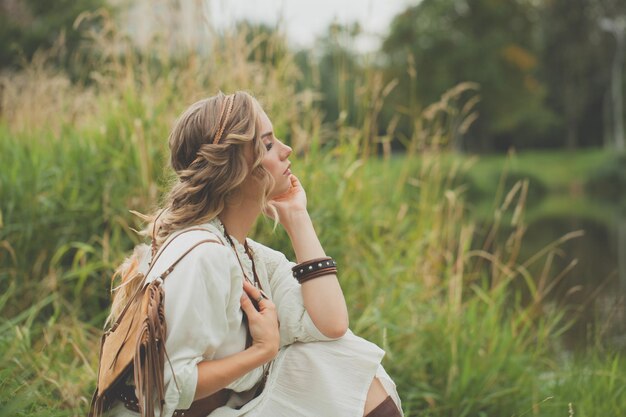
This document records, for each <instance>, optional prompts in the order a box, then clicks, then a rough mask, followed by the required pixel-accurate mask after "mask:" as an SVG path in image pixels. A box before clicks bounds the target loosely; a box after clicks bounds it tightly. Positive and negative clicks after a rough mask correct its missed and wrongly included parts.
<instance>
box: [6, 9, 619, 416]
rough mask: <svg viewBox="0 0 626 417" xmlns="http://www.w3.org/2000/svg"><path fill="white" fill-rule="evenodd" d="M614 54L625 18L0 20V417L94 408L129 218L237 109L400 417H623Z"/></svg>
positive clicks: (354, 13)
mask: <svg viewBox="0 0 626 417" xmlns="http://www.w3.org/2000/svg"><path fill="white" fill-rule="evenodd" d="M625 52H626V2H624V1H619V0H422V1H408V0H387V1H383V0H376V1H375V0H365V1H356V0H344V1H327V0H324V1H316V2H313V1H298V2H295V1H294V2H287V1H277V0H276V1H273V0H265V1H261V0H258V1H243V0H231V1H225V0H206V1H202V0H193V1H192V0H190V1H176V0H153V1H147V0H146V1H139V0H137V1H130V0H73V1H72V0H60V1H56V2H46V1H42V0H0V140H1V142H0V143H1V145H0V167H1V168H0V187H1V188H0V289H1V290H2V295H1V296H0V312H1V313H2V322H0V330H1V333H0V334H1V337H0V341H2V344H0V348H1V350H0V353H2V355H1V356H2V357H4V358H5V359H3V361H4V362H2V367H3V368H4V370H2V371H0V375H3V377H2V378H0V379H5V382H0V388H1V389H0V391H3V392H4V394H0V416H4V415H7V416H8V415H80V414H81V413H83V411H84V410H85V409H86V408H85V407H86V405H87V404H88V400H89V398H88V397H89V390H90V389H92V388H93V385H94V378H95V375H94V374H93V369H94V368H95V362H96V360H97V356H95V355H97V352H95V348H94V347H95V346H96V345H97V337H98V334H99V329H100V328H101V326H102V323H103V319H104V317H105V315H106V312H107V308H108V303H109V294H108V290H109V284H108V280H109V279H110V274H111V271H112V270H113V269H114V267H115V266H116V265H117V263H119V262H120V261H121V260H122V259H123V257H124V255H125V254H127V253H128V251H129V250H130V249H131V248H132V246H133V245H134V244H136V243H138V242H139V241H140V239H139V237H138V236H137V235H136V234H134V232H133V229H138V228H141V223H140V222H139V221H138V219H136V218H134V217H133V216H132V215H131V214H130V213H129V212H128V210H129V209H133V210H138V211H140V212H144V213H148V212H150V211H151V210H153V209H154V208H155V207H156V205H157V204H158V201H159V198H160V195H161V194H162V193H163V191H164V190H165V189H167V186H168V184H169V183H170V182H171V173H169V171H168V170H167V169H164V166H165V165H166V159H167V145H166V138H167V133H168V130H169V128H170V126H171V124H172V122H173V120H174V119H175V117H176V115H177V114H179V113H180V112H181V111H182V110H183V109H184V108H185V107H186V106H187V105H189V104H191V103H192V102H193V101H195V100H196V99H199V98H201V97H205V96H207V95H212V94H214V93H216V92H217V91H224V92H231V91H234V90H237V89H246V90H248V91H251V92H252V93H253V94H255V95H256V96H257V97H259V99H260V101H261V102H262V104H263V106H264V107H265V109H266V111H267V112H268V114H269V116H270V118H271V119H272V120H273V122H274V125H275V128H276V131H277V132H278V133H279V134H280V136H281V137H282V138H283V140H285V141H286V142H287V143H289V144H290V145H291V146H292V147H293V148H294V150H295V154H296V155H297V156H296V158H297V162H296V164H300V169H299V172H301V173H302V175H301V176H302V178H304V181H305V185H306V186H307V190H309V194H311V196H312V197H311V199H312V207H313V210H314V211H313V213H314V214H315V216H317V217H316V223H317V224H319V225H320V226H319V227H320V233H321V235H322V236H323V238H324V241H325V242H328V247H330V248H331V249H332V250H333V253H337V254H339V255H340V256H339V258H340V259H341V260H342V261H343V263H344V264H346V265H348V266H347V268H346V271H345V281H344V283H345V284H344V289H346V290H348V291H347V293H349V294H350V295H348V301H349V302H351V317H352V322H353V323H354V325H353V327H354V328H355V329H356V330H357V331H358V332H359V333H360V334H362V335H365V336H367V337H369V338H370V339H372V340H374V341H376V342H377V343H379V344H381V345H383V346H384V347H385V348H386V350H387V352H388V355H387V358H386V361H389V362H388V363H386V366H387V367H388V368H390V369H391V371H392V376H393V377H394V378H396V380H397V381H398V383H399V387H400V390H401V392H402V394H403V397H404V398H406V401H405V405H406V410H405V411H406V413H407V414H408V415H432V416H486V415H489V416H492V415H493V416H503V415H507V416H510V415H525V414H530V415H542V416H543V415H568V414H569V415H570V416H571V415H574V413H576V415H581V416H582V415H623V414H624V413H626V401H624V400H623V398H625V397H624V396H625V395H626V393H624V387H625V386H626V383H625V382H626V381H625V380H624V375H626V372H624V369H625V366H626V365H625V363H624V361H625V360H626V359H625V357H624V351H625V349H626V192H625V191H626V139H625V132H624V130H625V129H624V119H625V117H626V110H625V109H624V100H625V96H626V92H625V85H624V78H625V76H626V65H625V62H624V61H625V60H624V54H625ZM329 186H331V187H332V189H335V190H337V191H336V195H335V197H336V198H335V199H333V201H327V200H324V199H323V197H322V196H321V195H319V196H316V190H320V194H321V193H322V191H321V190H325V189H328V187H329ZM269 229H271V227H270V228H268V227H267V224H265V223H260V224H259V225H258V226H257V231H256V235H255V236H258V237H259V239H258V240H261V241H263V242H269V243H271V244H272V245H273V246H276V247H278V248H281V249H282V250H284V251H285V252H287V253H289V251H290V247H289V242H288V240H287V239H286V236H285V235H284V234H281V233H280V232H279V233H277V234H272V233H271V230H269ZM345 236H350V238H348V239H346V238H345ZM330 252H331V251H329V253H330ZM342 256H343V258H342ZM363 259H365V260H366V261H365V263H364V265H365V266H364V267H363V269H362V270H360V269H359V268H358V267H356V266H355V265H356V264H358V263H359V262H362V260H363ZM382 259H385V261H382ZM357 261H358V262H357ZM363 300H367V301H368V302H365V301H363ZM415 305H420V306H418V307H415ZM491 319H493V320H491ZM474 342H475V343H476V344H475V345H474V344H473V343H474ZM427 352H428V353H427ZM485 367H486V368H485ZM526 371H528V373H529V375H530V376H523V373H524V372H526ZM9 380H10V382H7V381H9ZM579 386H583V387H586V389H583V390H580V389H579V388H577V387H579ZM51 410H54V411H51Z"/></svg>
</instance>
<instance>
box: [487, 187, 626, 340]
mask: <svg viewBox="0 0 626 417" xmlns="http://www.w3.org/2000/svg"><path fill="white" fill-rule="evenodd" d="M546 199H547V200H546V201H543V202H542V203H539V204H538V206H537V207H533V208H529V210H528V213H527V214H528V216H527V221H526V225H527V230H526V232H525V234H524V237H523V240H522V242H523V243H522V249H521V252H520V256H519V259H520V260H525V259H528V258H529V257H531V256H532V255H534V254H536V253H537V252H539V251H540V250H541V249H543V248H545V247H546V246H547V245H549V244H550V243H551V242H554V241H556V240H557V239H559V238H561V237H563V236H565V235H566V234H568V233H570V232H572V231H583V235H582V236H580V237H576V238H573V239H571V240H569V241H567V242H565V243H562V244H561V245H559V246H558V248H559V249H558V250H557V251H556V252H555V256H554V258H553V262H552V265H551V267H550V269H549V271H550V272H549V274H548V275H547V276H548V277H550V278H551V279H552V280H553V281H552V282H546V283H544V284H545V285H544V288H547V287H548V286H552V284H554V285H553V286H552V288H551V289H550V290H549V292H547V295H546V297H545V299H544V300H545V301H544V303H543V305H544V306H546V308H558V309H560V310H561V311H562V312H563V313H564V315H565V316H564V318H565V320H575V321H574V323H573V324H572V325H571V327H570V328H569V329H568V330H567V331H566V332H565V333H564V335H563V337H562V341H563V347H564V348H565V349H566V350H568V351H575V350H578V349H582V348H585V347H589V346H592V345H594V344H596V343H602V344H603V345H604V346H607V347H610V348H613V349H619V350H626V213H624V211H623V209H622V210H620V208H619V207H618V204H617V203H614V204H611V203H610V202H604V203H602V205H598V203H597V202H593V204H592V207H595V208H597V209H596V210H591V211H590V210H587V211H586V213H585V211H584V210H582V212H581V210H580V207H581V204H580V201H579V197H578V198H577V199H572V201H571V202H570V203H571V204H569V205H568V204H567V201H565V203H566V204H563V201H562V200H563V197H562V196H560V197H559V199H560V200H561V204H559V207H561V208H560V209H559V210H558V212H555V211H554V210H546V209H545V207H549V206H550V203H549V199H550V196H546ZM568 207H570V208H571V210H568ZM485 225H486V226H488V224H485ZM481 230H482V233H483V235H482V236H484V232H485V230H486V228H485V227H482V228H481ZM506 232H507V231H504V233H502V234H501V239H500V240H501V241H500V242H499V243H500V244H504V239H505V236H506V235H508V233H506ZM479 234H480V233H479ZM482 236H479V239H480V238H481V237H482ZM545 261H546V257H545V256H544V257H542V258H541V259H540V261H538V262H536V263H535V264H534V265H532V266H531V267H530V271H531V273H532V274H533V276H534V277H539V276H541V273H542V270H543V268H544V266H545ZM573 261H575V262H576V265H575V266H574V267H573V268H571V270H569V271H568V272H567V273H565V274H563V275H562V277H560V278H558V280H557V281H556V282H555V281H554V280H555V277H559V274H560V272H561V271H564V270H566V269H567V267H568V265H570V263H572V262H573ZM536 279H537V278H536Z"/></svg>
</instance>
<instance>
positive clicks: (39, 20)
mask: <svg viewBox="0 0 626 417" xmlns="http://www.w3.org/2000/svg"><path fill="white" fill-rule="evenodd" d="M101 7H106V8H108V9H109V10H110V9H111V7H110V6H109V2H108V1H107V0H56V1H41V0H0V68H16V67H19V66H20V64H22V63H23V61H24V60H25V61H28V60H30V59H31V58H32V56H33V54H34V53H35V51H37V50H38V49H49V48H51V47H52V46H53V45H54V44H55V42H57V41H58V40H59V38H60V37H62V45H60V46H61V47H60V48H59V50H58V52H57V53H56V54H55V56H54V59H53V60H52V62H53V63H54V64H56V65H59V66H62V67H66V68H67V67H68V65H69V62H70V59H71V57H72V54H73V53H74V52H75V51H77V50H78V47H79V44H80V41H81V37H82V34H81V32H80V31H77V30H74V29H73V28H72V25H73V24H74V21H75V19H76V18H77V17H78V15H80V14H81V13H82V12H84V11H86V10H96V9H98V8H101ZM85 28H86V27H85V26H84V27H83V29H85Z"/></svg>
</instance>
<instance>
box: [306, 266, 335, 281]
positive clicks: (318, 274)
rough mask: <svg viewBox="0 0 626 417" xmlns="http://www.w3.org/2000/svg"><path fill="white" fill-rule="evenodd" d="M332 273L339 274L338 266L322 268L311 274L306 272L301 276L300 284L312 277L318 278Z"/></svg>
mask: <svg viewBox="0 0 626 417" xmlns="http://www.w3.org/2000/svg"><path fill="white" fill-rule="evenodd" d="M330 274H335V275H336V274H337V268H324V269H320V270H318V271H316V272H312V273H310V274H306V275H304V276H303V277H302V278H300V279H299V280H298V282H299V283H300V284H302V283H304V282H306V281H308V280H310V279H313V278H318V277H321V276H324V275H330Z"/></svg>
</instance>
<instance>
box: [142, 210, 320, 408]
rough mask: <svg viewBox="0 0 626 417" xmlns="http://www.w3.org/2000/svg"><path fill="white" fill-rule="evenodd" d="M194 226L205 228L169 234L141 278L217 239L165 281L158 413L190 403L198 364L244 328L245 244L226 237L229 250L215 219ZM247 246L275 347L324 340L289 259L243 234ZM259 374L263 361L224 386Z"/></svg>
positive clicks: (229, 348) (217, 354)
mask: <svg viewBox="0 0 626 417" xmlns="http://www.w3.org/2000/svg"><path fill="white" fill-rule="evenodd" d="M194 227H201V228H203V229H205V230H206V231H202V230H194V231H187V232H185V231H184V230H183V231H181V232H177V233H174V234H173V235H172V236H171V237H170V238H169V239H168V241H169V240H172V239H175V241H173V242H172V243H171V244H170V245H169V246H168V247H167V248H165V250H164V251H163V253H162V254H161V255H160V257H159V258H158V259H157V261H156V263H155V264H154V266H153V268H152V270H151V271H150V274H149V275H148V276H147V277H146V281H147V282H149V281H152V280H153V279H155V278H156V277H158V276H159V275H161V274H162V273H163V272H164V270H165V269H167V268H168V267H169V266H170V265H171V264H172V263H173V262H174V261H175V260H176V259H178V257H179V256H180V255H181V254H182V253H183V252H184V251H186V250H187V249H189V248H190V247H191V246H193V245H194V244H195V243H196V242H199V241H200V240H204V239H213V240H215V239H217V240H219V241H221V242H222V244H221V245H220V244H218V243H204V244H201V245H199V246H197V247H196V248H195V249H193V250H192V251H191V252H190V253H189V254H187V255H186V256H185V257H184V258H183V259H182V260H181V261H180V262H179V263H178V265H176V267H175V268H174V270H173V271H172V273H171V274H170V275H169V276H168V277H167V278H166V279H165V280H164V291H165V320H166V323H167V340H166V344H165V347H166V350H167V352H168V355H169V359H170V363H171V367H170V365H169V363H168V362H167V360H166V363H165V369H164V371H165V372H164V374H165V386H166V390H165V408H164V410H163V411H164V415H166V416H167V415H170V414H171V413H172V412H173V411H174V410H176V409H186V408H189V407H190V406H191V403H192V401H193V397H194V394H195V391H196V383H197V378H198V368H197V364H198V362H200V361H202V360H211V359H220V358H223V357H225V356H229V355H232V354H234V353H236V352H241V351H243V350H244V349H245V348H246V327H245V324H244V322H243V312H242V310H241V304H240V298H241V295H242V294H243V287H242V285H243V280H244V279H245V278H244V275H243V273H244V272H245V274H246V276H247V277H248V278H250V279H251V280H253V271H252V261H251V260H250V258H249V257H248V255H247V254H246V251H245V248H244V245H242V244H241V243H239V242H238V241H237V240H236V239H235V238H232V237H231V238H232V239H233V242H234V244H235V249H236V252H235V250H233V248H232V247H231V246H230V243H229V242H228V241H227V240H226V238H225V236H224V229H223V226H222V224H221V222H220V221H219V220H217V219H216V220H212V221H211V222H209V223H205V224H202V225H199V226H194ZM247 244H248V246H249V247H250V249H251V252H252V254H253V258H254V262H255V268H256V271H257V276H258V278H259V281H260V283H261V287H262V288H263V290H264V292H265V293H266V294H267V296H268V297H269V298H270V299H271V300H272V301H273V302H274V303H275V304H276V309H277V314H278V319H279V322H280V345H281V346H286V345H288V344H290V343H293V342H296V341H302V342H307V341H321V340H331V339H330V338H328V337H326V336H324V335H323V334H322V333H321V332H320V331H319V330H318V329H317V328H316V327H315V325H314V324H313V321H312V320H311V318H310V316H309V314H308V313H307V312H306V309H305V308H304V303H303V300H302V293H301V291H300V284H299V283H298V282H297V281H296V280H295V279H294V278H293V276H292V272H291V267H292V266H293V265H295V264H294V263H292V262H289V261H288V260H287V258H286V257H285V256H284V255H283V254H282V253H280V252H278V251H275V250H273V249H270V248H268V247H266V246H264V245H262V244H260V243H257V242H255V241H253V240H252V239H247ZM237 257H238V258H239V259H237ZM142 261H143V262H142V266H141V268H142V269H143V270H144V271H145V270H147V266H148V262H149V259H144V260H142ZM242 267H243V271H242ZM224 313H226V314H224ZM172 370H173V371H174V374H175V376H176V377H175V381H174V379H173V378H172ZM262 375H263V367H259V368H257V369H255V370H253V371H252V372H249V373H247V374H245V375H244V376H242V377H241V378H239V379H237V380H236V381H234V382H233V383H232V384H230V385H229V386H228V387H227V388H229V389H232V390H234V391H236V392H244V391H247V390H250V389H252V388H253V387H254V386H255V385H256V384H257V382H259V380H260V379H261V377H262ZM177 385H178V386H177Z"/></svg>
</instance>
